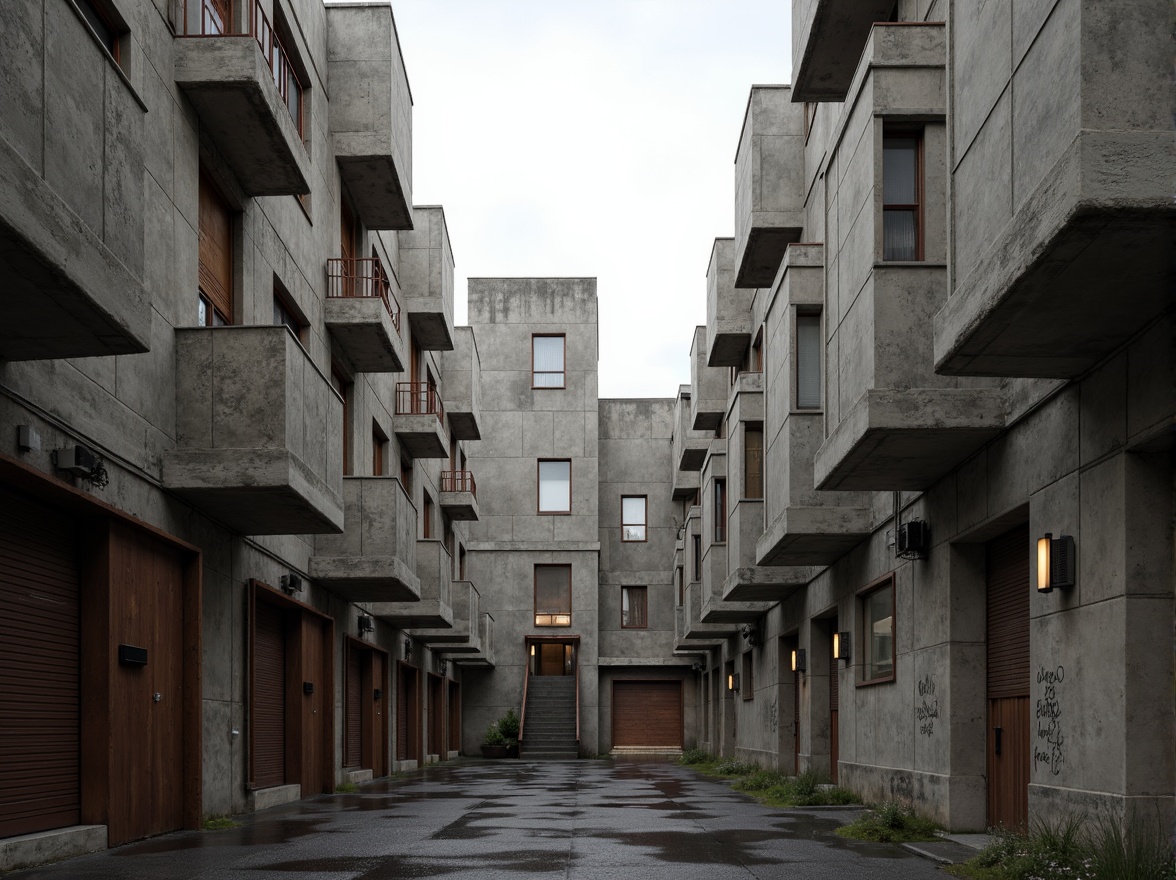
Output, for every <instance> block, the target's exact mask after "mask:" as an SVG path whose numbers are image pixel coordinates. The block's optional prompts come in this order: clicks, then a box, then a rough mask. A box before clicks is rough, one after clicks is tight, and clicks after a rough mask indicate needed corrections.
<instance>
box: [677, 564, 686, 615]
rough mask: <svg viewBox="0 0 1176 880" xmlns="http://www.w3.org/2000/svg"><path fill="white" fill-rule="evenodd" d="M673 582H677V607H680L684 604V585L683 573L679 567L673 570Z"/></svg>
mask: <svg viewBox="0 0 1176 880" xmlns="http://www.w3.org/2000/svg"><path fill="white" fill-rule="evenodd" d="M674 580H675V581H677V582H678V607H681V606H683V605H685V604H686V584H685V583H684V581H685V573H684V572H683V571H682V566H680V565H679V566H678V567H677V568H675V569H674Z"/></svg>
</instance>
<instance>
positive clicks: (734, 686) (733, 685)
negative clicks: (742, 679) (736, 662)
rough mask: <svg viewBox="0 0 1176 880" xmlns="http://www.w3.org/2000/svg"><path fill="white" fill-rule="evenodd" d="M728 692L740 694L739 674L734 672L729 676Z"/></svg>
mask: <svg viewBox="0 0 1176 880" xmlns="http://www.w3.org/2000/svg"><path fill="white" fill-rule="evenodd" d="M727 690H729V691H734V692H735V693H739V673H738V672H732V673H731V674H729V675H728V676H727Z"/></svg>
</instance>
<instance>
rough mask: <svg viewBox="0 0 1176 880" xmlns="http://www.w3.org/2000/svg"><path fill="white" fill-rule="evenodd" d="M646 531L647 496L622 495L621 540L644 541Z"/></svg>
mask: <svg viewBox="0 0 1176 880" xmlns="http://www.w3.org/2000/svg"><path fill="white" fill-rule="evenodd" d="M645 539H646V533H645V496H644V495H622V496H621V540H622V541H644V540H645Z"/></svg>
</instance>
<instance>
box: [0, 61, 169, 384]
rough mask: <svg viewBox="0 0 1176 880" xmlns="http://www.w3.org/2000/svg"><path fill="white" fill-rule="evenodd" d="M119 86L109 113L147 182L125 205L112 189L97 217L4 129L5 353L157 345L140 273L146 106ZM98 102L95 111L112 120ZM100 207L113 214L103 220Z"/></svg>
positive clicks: (0, 227) (0, 264)
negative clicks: (80, 208) (83, 210)
mask: <svg viewBox="0 0 1176 880" xmlns="http://www.w3.org/2000/svg"><path fill="white" fill-rule="evenodd" d="M102 63H103V64H104V65H105V64H106V61H105V59H102ZM117 85H118V86H119V88H120V89H121V90H122V92H123V93H124V98H123V100H122V101H121V103H120V102H119V100H118V95H111V94H110V93H109V92H108V94H107V102H108V106H111V105H114V106H119V109H118V110H117V111H114V110H112V111H110V112H111V113H113V114H115V115H116V116H117V118H118V119H120V120H123V121H125V123H126V125H127V128H128V132H129V133H128V135H127V137H128V138H130V139H132V140H135V141H136V142H135V143H134V144H126V145H123V144H121V143H118V141H121V140H122V139H121V138H117V139H114V138H112V141H113V142H114V145H115V146H118V148H119V155H120V156H123V155H124V152H123V148H124V146H125V148H126V150H128V151H129V152H130V154H131V156H136V155H137V160H132V159H130V157H128V160H129V161H128V164H127V167H126V169H125V170H127V172H128V174H129V175H130V176H131V177H136V175H137V177H136V179H138V180H139V181H140V184H139V186H138V189H137V192H138V198H137V199H134V198H131V199H128V200H126V202H125V203H122V204H120V202H122V201H123V200H121V199H119V198H117V195H115V194H111V193H109V192H108V193H107V194H106V196H104V198H103V200H102V204H101V206H100V211H99V214H98V216H97V217H96V218H94V220H93V221H92V222H93V223H94V225H93V226H92V225H90V224H88V223H87V222H86V220H84V219H83V218H82V217H81V216H80V215H79V214H77V213H76V212H75V210H74V209H73V208H71V207H70V205H69V204H68V203H67V201H66V198H65V197H63V195H66V194H61V195H59V194H58V192H57V191H56V190H55V189H54V188H53V187H52V186H51V185H50V184H48V183H46V181H45V180H44V178H42V177H41V175H40V174H38V173H37V172H36V171H35V170H34V169H33V168H32V167H30V166H29V165H28V164H27V163H26V162H25V161H24V159H22V158H21V156H20V155H19V154H18V153H17V152H16V151H15V150H14V149H13V148H12V147H11V146H9V144H8V142H7V141H6V140H4V138H2V137H0V277H2V278H3V281H2V282H0V360H4V361H22V360H38V359H44V358H66V357H92V356H98V355H114V354H135V353H137V352H144V351H147V350H148V349H149V348H150V346H151V298H150V295H149V294H148V292H147V291H146V290H145V289H144V287H143V282H142V280H141V278H140V275H141V273H142V270H143V222H144V214H143V202H142V193H143V190H142V184H141V178H142V175H143V160H142V130H143V123H142V119H141V117H142V115H143V114H142V111H141V109H140V108H139V106H138V105H137V104H135V103H134V102H133V101H132V100H131V98H130V97H129V91H128V90H126V89H125V88H124V87H123V85H122V83H121V81H120V82H118V83H117ZM98 110H99V112H98V113H97V118H98V119H105V113H104V112H102V108H98ZM98 124H99V126H100V127H101V125H103V124H104V123H102V122H99V123H98ZM50 134H52V133H50ZM95 149H96V150H97V151H98V152H99V153H102V152H103V149H104V148H103V145H102V144H97V145H96V146H95ZM110 149H111V145H107V146H106V147H105V151H106V153H107V154H109V151H110ZM119 161H122V160H121V159H120V160H119ZM115 189H119V188H118V187H115ZM99 192H101V187H99ZM102 216H106V217H109V218H110V222H109V223H107V224H103V223H102V222H101V218H102ZM116 217H117V220H115V218H116ZM116 226H117V227H119V228H115V227H116ZM96 230H98V231H96ZM103 230H104V231H103ZM127 234H130V235H131V236H132V237H133V241H126V244H127V245H128V246H130V248H131V250H129V251H128V250H127V248H125V247H123V246H122V245H123V241H122V240H121V239H123V238H125V236H126V235H127ZM134 253H137V254H138V257H137V259H136V258H134V257H133V254H134ZM132 266H134V267H136V268H135V270H134V271H132V269H131V267H132Z"/></svg>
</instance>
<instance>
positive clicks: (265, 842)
mask: <svg viewBox="0 0 1176 880" xmlns="http://www.w3.org/2000/svg"><path fill="white" fill-rule="evenodd" d="M326 821H327V820H326V819H313V820H312V819H290V820H275V821H263V822H257V823H250V824H246V825H242V826H240V827H238V828H227V829H225V830H224V831H185V832H181V833H179V834H169V835H166V836H165V837H157V838H155V839H153V840H148V841H145V842H143V843H132V844H130V845H129V846H124V847H119V848H118V849H115V850H111V855H112V856H113V857H115V858H125V857H127V856H140V855H152V854H156V853H168V852H178V851H180V850H185V849H201V848H203V847H208V846H228V847H232V846H273V845H275V844H279V843H290V842H291V841H292V840H297V839H298V838H299V837H306V836H307V835H310V834H329V833H331V831H330V829H327V828H323V827H322V826H323V825H324V824H325V823H326Z"/></svg>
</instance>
